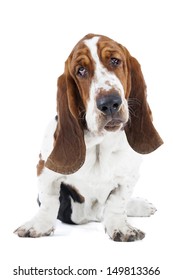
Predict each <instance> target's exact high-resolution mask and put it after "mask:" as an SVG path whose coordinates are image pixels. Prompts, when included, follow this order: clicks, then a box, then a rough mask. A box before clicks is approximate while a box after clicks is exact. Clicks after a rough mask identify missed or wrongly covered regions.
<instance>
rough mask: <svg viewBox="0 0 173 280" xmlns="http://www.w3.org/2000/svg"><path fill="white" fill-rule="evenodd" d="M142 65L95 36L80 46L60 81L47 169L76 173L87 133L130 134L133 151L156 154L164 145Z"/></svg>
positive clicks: (123, 48)
mask: <svg viewBox="0 0 173 280" xmlns="http://www.w3.org/2000/svg"><path fill="white" fill-rule="evenodd" d="M146 97H147V96H146V85H145V82H144V78H143V75H142V72H141V68H140V65H139V63H138V61H137V60H136V59H135V58H134V57H132V56H131V55H130V53H129V52H128V50H127V49H126V48H125V47H123V46H122V45H120V44H118V43H117V42H115V41H113V40H111V39H110V38H108V37H105V36H100V35H93V34H89V35H87V36H85V37H84V38H83V39H82V40H81V41H79V42H78V44H77V45H76V46H75V47H74V49H73V51H72V52H71V54H70V56H69V58H68V59H67V61H66V63H65V71H64V74H63V75H62V76H60V77H59V79H58V93H57V111H58V125H57V130H56V132H55V145H54V149H53V151H52V153H51V155H50V156H49V158H48V160H47V162H46V166H47V167H48V168H50V169H52V170H53V171H55V172H59V173H62V174H70V173H74V172H75V171H77V170H78V169H79V168H80V167H81V166H82V165H83V163H84V161H85V153H86V148H85V142H84V130H85V129H87V130H89V131H91V132H92V133H93V134H95V135H100V134H104V133H106V132H109V131H111V132H113V131H115V132H116V131H118V130H121V129H124V130H125V132H126V136H127V139H128V142H129V144H130V146H131V147H132V148H133V149H134V150H135V151H136V152H138V153H141V154H145V153H150V152H152V151H154V150H155V149H157V148H158V147H159V146H160V145H161V144H162V143H163V142H162V139H161V138H160V136H159V134H158V133H157V131H156V129H155V128H154V126H153V124H152V114H151V110H150V108H149V105H148V103H147V99H146Z"/></svg>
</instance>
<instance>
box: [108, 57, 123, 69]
mask: <svg viewBox="0 0 173 280" xmlns="http://www.w3.org/2000/svg"><path fill="white" fill-rule="evenodd" d="M110 64H111V65H112V66H115V67H116V66H119V65H120V64H121V60H120V59H119V58H116V57H111V61H110Z"/></svg>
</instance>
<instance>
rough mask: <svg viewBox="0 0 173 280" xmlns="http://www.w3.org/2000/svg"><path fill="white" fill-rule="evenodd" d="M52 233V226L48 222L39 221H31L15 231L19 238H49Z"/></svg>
mask: <svg viewBox="0 0 173 280" xmlns="http://www.w3.org/2000/svg"><path fill="white" fill-rule="evenodd" d="M52 232H54V227H53V226H52V224H50V223H48V222H39V221H38V220H37V219H32V220H30V221H29V222H27V223H25V224H24V225H22V226H20V227H19V228H17V229H16V230H15V231H14V233H15V234H17V235H18V236H19V237H41V236H48V235H50V234H51V233H52Z"/></svg>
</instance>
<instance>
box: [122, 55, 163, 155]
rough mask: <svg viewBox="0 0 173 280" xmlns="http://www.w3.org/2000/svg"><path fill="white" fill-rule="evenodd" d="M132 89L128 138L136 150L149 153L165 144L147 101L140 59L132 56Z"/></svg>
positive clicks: (126, 129)
mask: <svg viewBox="0 0 173 280" xmlns="http://www.w3.org/2000/svg"><path fill="white" fill-rule="evenodd" d="M129 64H130V66H129V67H130V75H131V90H130V95H129V97H128V98H129V113H130V118H129V121H128V124H127V125H126V127H125V132H126V136H127V140H128V142H129V144H130V146H131V147H132V149H134V150H135V151H136V152H138V153H140V154H148V153H151V152H153V151H154V150H155V149H157V148H158V147H159V146H160V145H162V144H163V141H162V139H161V137H160V136H159V134H158V132H157V131H156V129H155V127H154V125H153V123H152V114H151V110H150V107H149V105H148V103H147V95H146V85H145V81H144V78H143V75H142V72H141V68H140V65H139V63H138V61H137V60H136V59H135V58H133V57H131V56H130V61H129Z"/></svg>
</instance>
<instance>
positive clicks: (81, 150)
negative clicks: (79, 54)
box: [45, 62, 86, 174]
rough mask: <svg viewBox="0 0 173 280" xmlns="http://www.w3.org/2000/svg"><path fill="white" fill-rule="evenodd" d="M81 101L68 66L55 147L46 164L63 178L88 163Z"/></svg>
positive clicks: (61, 91)
mask: <svg viewBox="0 0 173 280" xmlns="http://www.w3.org/2000/svg"><path fill="white" fill-rule="evenodd" d="M78 99H79V92H78V88H77V86H76V83H75V81H74V79H73V77H72V76H71V75H70V73H69V70H68V64H67V62H66V70H65V73H64V74H63V75H62V76H60V77H59V79H58V93H57V107H58V108H57V110H58V122H57V129H56V131H55V144H54V148H53V151H52V153H51V154H50V156H49V157H48V159H47V161H46V164H45V166H46V167H47V168H49V169H51V170H53V171H55V172H58V173H61V174H71V173H74V172H76V171H77V170H78V169H79V168H80V167H81V166H82V165H83V163H84V161H85V153H86V147H85V142H84V130H83V127H82V124H81V122H80V112H79V110H78V106H79V105H78V101H79V100H78Z"/></svg>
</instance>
